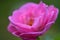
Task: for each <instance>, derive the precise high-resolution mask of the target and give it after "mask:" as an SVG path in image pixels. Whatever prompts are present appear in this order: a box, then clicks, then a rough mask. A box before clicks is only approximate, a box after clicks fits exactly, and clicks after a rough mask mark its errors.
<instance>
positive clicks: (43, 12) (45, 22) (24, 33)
mask: <svg viewBox="0 0 60 40" xmlns="http://www.w3.org/2000/svg"><path fill="white" fill-rule="evenodd" d="M57 16H58V8H56V7H54V6H53V5H50V6H48V5H46V4H45V3H43V2H40V3H39V4H36V3H32V2H29V3H26V4H24V5H22V6H21V7H20V8H19V9H16V10H14V11H13V14H12V15H11V16H9V17H8V18H9V21H10V24H9V25H8V31H9V32H11V33H12V34H13V35H15V36H17V37H19V38H22V40H36V38H37V37H38V36H41V35H42V34H44V33H45V32H46V31H47V30H48V29H49V28H50V27H51V25H52V24H54V23H55V21H56V18H57Z"/></svg>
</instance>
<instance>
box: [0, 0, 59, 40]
mask: <svg viewBox="0 0 60 40" xmlns="http://www.w3.org/2000/svg"><path fill="white" fill-rule="evenodd" d="M42 1H43V2H45V3H46V4H48V5H51V4H52V5H54V6H55V7H57V8H58V9H60V0H42ZM27 2H35V3H39V2H40V0H0V40H20V39H19V38H17V37H15V36H13V35H12V34H11V33H9V32H8V31H7V26H8V24H9V20H8V16H9V15H11V14H12V12H13V10H15V9H17V8H19V7H20V6H21V5H23V4H24V3H27ZM59 24H60V14H59V16H58V18H57V20H56V23H55V24H54V25H53V26H52V27H51V28H50V30H49V31H47V32H46V33H45V34H44V35H43V36H40V39H41V40H60V25H59Z"/></svg>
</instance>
